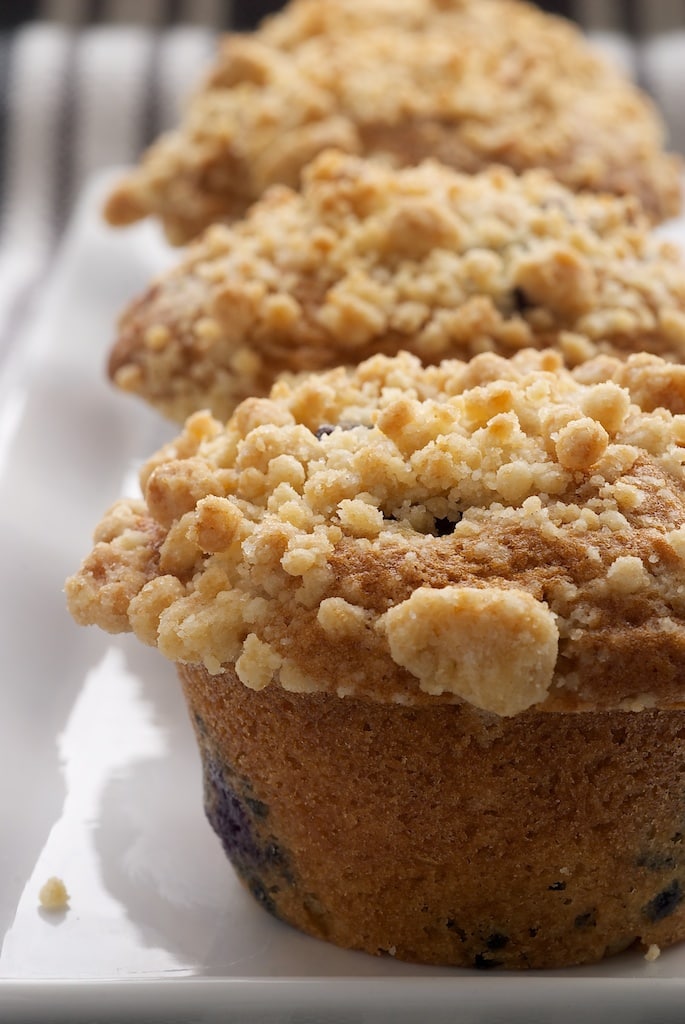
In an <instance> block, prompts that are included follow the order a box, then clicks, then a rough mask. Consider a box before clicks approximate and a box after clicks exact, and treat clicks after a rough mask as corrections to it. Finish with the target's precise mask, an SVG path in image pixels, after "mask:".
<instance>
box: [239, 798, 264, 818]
mask: <svg viewBox="0 0 685 1024" xmlns="http://www.w3.org/2000/svg"><path fill="white" fill-rule="evenodd" d="M245 803H246V804H247V806H248V807H249V808H250V810H251V811H252V813H253V814H255V815H256V816H257V817H258V818H266V816H267V814H268V813H269V805H268V804H265V803H264V801H263V800H256V799H255V797H253V796H246V797H245Z"/></svg>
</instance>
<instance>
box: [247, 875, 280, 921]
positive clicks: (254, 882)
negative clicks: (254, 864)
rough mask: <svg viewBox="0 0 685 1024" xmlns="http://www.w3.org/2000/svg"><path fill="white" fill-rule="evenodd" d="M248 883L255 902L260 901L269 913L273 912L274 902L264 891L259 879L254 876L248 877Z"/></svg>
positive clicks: (274, 908) (274, 910) (274, 909)
mask: <svg viewBox="0 0 685 1024" xmlns="http://www.w3.org/2000/svg"><path fill="white" fill-rule="evenodd" d="M248 885H249V887H250V892H251V893H252V895H253V896H254V898H255V899H256V900H257V902H258V903H261V905H262V906H263V907H264V909H265V910H268V911H269V913H270V914H275V913H276V904H275V903H274V901H273V900H272V898H271V896H270V895H269V893H268V892H267V891H266V889H265V888H264V886H263V885H262V883H261V882H260V881H259V879H258V878H254V877H253V878H250V879H249V880H248Z"/></svg>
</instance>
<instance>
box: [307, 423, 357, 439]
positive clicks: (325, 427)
mask: <svg viewBox="0 0 685 1024" xmlns="http://www.w3.org/2000/svg"><path fill="white" fill-rule="evenodd" d="M362 426H364V424H363V423H322V424H321V426H320V427H319V428H318V429H317V430H316V431H315V436H316V439H317V441H320V440H321V438H322V437H325V436H326V435H327V434H332V433H333V431H334V430H354V428H355V427H362Z"/></svg>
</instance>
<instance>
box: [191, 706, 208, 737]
mask: <svg viewBox="0 0 685 1024" xmlns="http://www.w3.org/2000/svg"><path fill="white" fill-rule="evenodd" d="M193 718H194V719H195V728H196V729H197V731H198V733H199V735H200V736H206V735H207V726H206V725H205V723H204V719H203V718H201V716H200V715H198V713H197V711H196V712H195V713H194V715H193Z"/></svg>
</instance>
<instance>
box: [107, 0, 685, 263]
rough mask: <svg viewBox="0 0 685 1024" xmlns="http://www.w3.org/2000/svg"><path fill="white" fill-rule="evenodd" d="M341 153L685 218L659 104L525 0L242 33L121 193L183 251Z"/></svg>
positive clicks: (389, 0) (355, 14) (335, 12)
mask: <svg viewBox="0 0 685 1024" xmlns="http://www.w3.org/2000/svg"><path fill="white" fill-rule="evenodd" d="M328 146H336V147H338V148H341V149H344V150H346V151H347V152H352V153H363V154H365V155H369V156H378V157H382V158H384V159H386V160H390V161H392V162H394V163H397V164H407V163H417V162H418V161H420V160H422V159H424V158H425V157H429V156H433V157H435V158H437V159H440V160H442V161H443V162H445V163H447V164H450V165H451V166H453V167H456V168H458V169H460V170H463V171H466V172H468V173H472V172H475V171H478V170H481V169H483V168H484V167H487V166H489V165H491V164H493V163H499V164H505V165H508V166H510V167H513V168H514V169H515V170H516V171H523V170H525V169H526V168H530V167H548V168H549V169H550V170H551V171H552V172H553V173H554V175H555V176H556V177H557V178H558V179H559V180H560V181H563V182H564V183H565V184H566V185H568V186H569V187H570V188H571V189H574V190H579V189H591V190H600V191H608V192H615V193H617V194H621V195H622V194H626V193H628V194H633V195H636V196H638V197H639V198H640V199H641V201H642V202H643V204H644V206H645V208H646V209H647V211H648V212H649V215H650V216H651V217H652V218H653V219H654V220H660V219H664V218H666V217H668V216H670V215H672V214H674V213H675V212H676V211H677V210H678V207H679V202H680V190H679V180H678V169H677V167H678V165H677V162H676V160H675V159H674V158H673V157H671V156H668V155H666V154H664V152H663V128H662V124H661V121H660V119H659V116H658V115H657V113H656V112H655V110H654V109H653V108H652V106H651V104H650V102H649V100H648V99H647V98H646V97H645V96H644V95H642V94H641V93H640V92H639V91H638V90H637V89H636V88H634V87H633V86H632V85H631V84H629V83H628V81H626V80H624V78H623V77H622V76H621V75H620V74H619V72H618V71H617V70H615V69H614V68H612V67H609V66H608V65H607V64H606V63H605V62H604V61H603V60H602V59H601V58H600V57H599V56H598V55H597V54H595V53H594V52H593V51H592V49H591V48H590V47H589V45H588V44H587V42H586V41H585V39H584V38H583V37H582V36H581V34H580V33H579V32H578V31H577V30H576V29H575V28H574V27H572V26H571V25H570V24H568V23H566V22H564V21H563V20H561V19H559V18H554V17H551V16H549V15H546V14H543V13H542V12H540V11H539V10H537V9H536V8H534V7H533V6H532V5H528V4H524V3H519V2H513V0H402V2H400V3H398V2H396V0H366V2H364V3H359V2H358V0H326V3H322V2H321V0H294V2H291V3H290V5H289V6H288V8H287V9H286V10H285V11H284V12H283V13H281V14H280V15H277V16H276V17H274V18H273V19H271V20H269V21H267V22H266V23H265V24H264V26H263V27H262V28H261V29H260V30H258V31H257V32H256V33H254V34H253V35H251V36H230V37H228V38H227V39H226V40H225V42H224V43H223V45H222V46H221V49H220V51H219V54H218V57H217V59H216V63H215V65H214V67H213V69H212V71H211V73H210V74H209V76H208V78H207V80H206V82H205V84H204V86H203V87H202V88H201V89H200V90H199V91H198V92H197V94H196V95H195V96H194V98H193V99H192V101H191V102H190V104H189V106H188V109H187V112H186V115H185V118H184V120H183V122H182V124H181V126H180V128H179V129H178V130H177V131H174V132H171V133H169V134H167V135H164V136H162V137H161V138H160V139H159V140H158V141H157V142H156V143H155V144H154V145H153V146H152V147H151V148H150V149H149V150H148V152H147V153H146V154H145V156H144V158H143V161H142V164H141V165H140V167H139V168H138V169H136V170H134V171H133V172H132V173H131V174H129V176H128V177H127V178H125V179H124V180H123V181H122V182H121V184H120V185H119V186H118V187H117V189H116V190H115V191H114V192H113V194H112V195H111V197H110V199H109V202H108V204H107V210H106V212H107V216H108V218H109V220H110V221H111V222H112V223H115V224H127V223H129V222H131V221H134V220H137V219H139V218H141V217H144V216H147V215H148V214H152V215H154V216H156V217H159V218H160V219H161V221H162V222H163V224H164V227H165V230H166V232H167V235H168V236H169V238H170V239H171V241H173V242H175V243H183V242H186V241H188V239H190V238H192V237H194V236H195V235H197V234H198V233H199V232H200V231H201V230H202V229H203V228H205V227H206V226H207V225H208V224H210V223H212V222H214V221H216V220H219V219H225V218H227V217H228V218H232V217H236V216H240V215H241V214H242V213H243V211H244V210H245V209H246V207H247V206H248V205H249V204H250V203H251V202H253V201H254V200H255V199H257V198H258V197H259V196H260V195H261V194H262V192H263V191H264V189H265V188H266V187H267V186H269V185H272V184H274V183H284V184H288V185H291V186H293V187H296V186H297V183H298V180H299V174H300V171H301V169H302V167H303V166H304V165H305V164H306V163H308V162H309V161H310V160H311V159H312V158H313V157H314V156H315V155H316V154H317V153H319V152H321V150H322V149H324V148H326V147H328Z"/></svg>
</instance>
